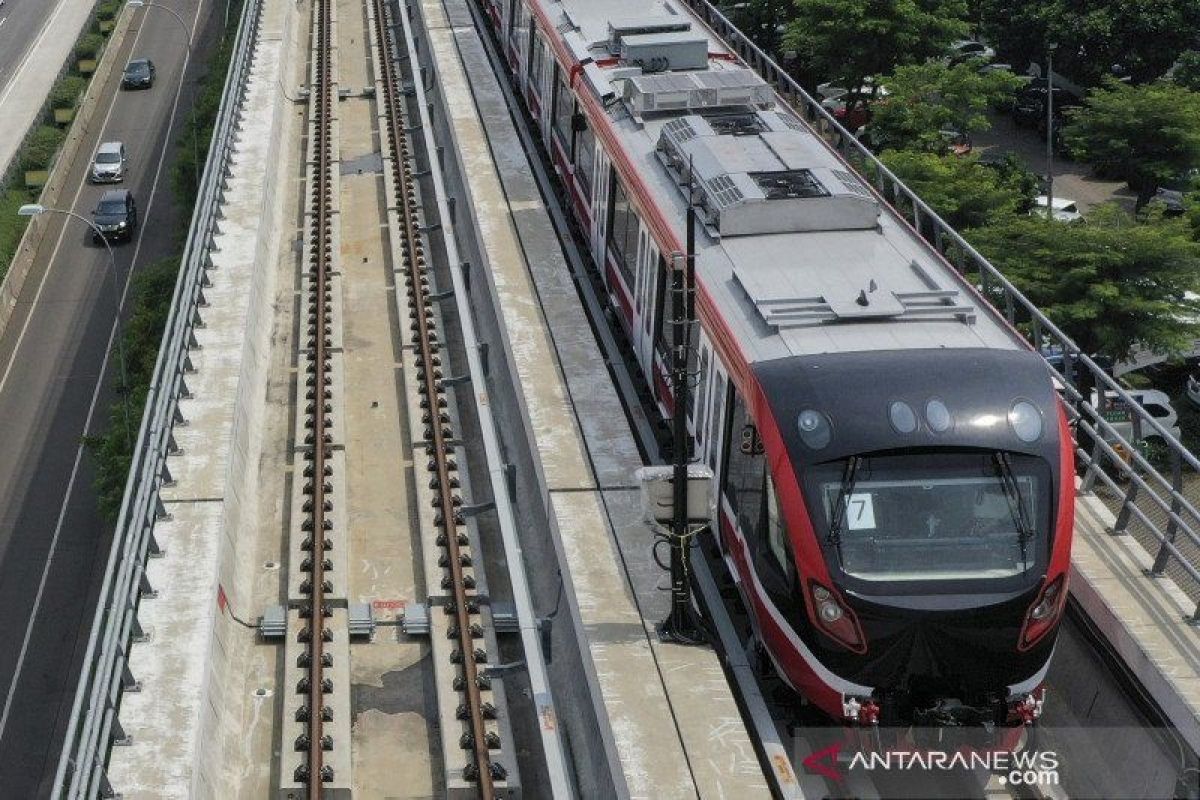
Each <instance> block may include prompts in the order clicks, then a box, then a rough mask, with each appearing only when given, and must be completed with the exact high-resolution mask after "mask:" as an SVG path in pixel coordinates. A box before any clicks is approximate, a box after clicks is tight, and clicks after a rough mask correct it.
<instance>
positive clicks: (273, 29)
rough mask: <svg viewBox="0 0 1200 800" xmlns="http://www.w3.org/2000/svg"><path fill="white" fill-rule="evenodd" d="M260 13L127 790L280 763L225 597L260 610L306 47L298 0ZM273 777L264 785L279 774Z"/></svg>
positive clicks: (131, 697)
mask: <svg viewBox="0 0 1200 800" xmlns="http://www.w3.org/2000/svg"><path fill="white" fill-rule="evenodd" d="M261 13H262V18H261V21H260V24H259V29H258V35H257V40H256V42H255V45H254V54H253V66H252V68H251V72H250V77H249V82H248V87H247V93H246V97H245V100H244V102H243V104H242V108H241V112H240V120H241V121H240V132H239V134H238V138H237V142H236V144H235V153H234V157H233V160H232V167H231V169H230V171H229V174H228V175H227V176H226V177H225V180H224V186H223V189H224V191H223V192H222V195H223V201H222V204H221V209H222V216H223V220H222V221H221V223H220V226H219V232H218V233H217V234H216V235H215V237H214V243H215V245H216V250H215V251H214V252H213V253H212V256H211V258H212V261H213V269H212V270H211V279H212V284H213V285H212V286H211V287H209V288H207V289H206V290H205V293H206V299H207V302H208V307H207V308H206V309H204V312H203V319H204V321H205V327H204V328H203V329H201V330H198V331H197V332H196V338H197V344H198V347H196V348H193V353H192V355H191V359H192V362H193V366H194V367H195V374H194V375H193V376H191V377H190V379H189V388H190V390H191V393H192V397H191V398H190V399H187V400H184V401H183V402H181V412H182V414H183V417H184V419H186V420H187V424H186V425H184V426H180V425H178V424H177V425H176V426H175V429H174V431H173V433H174V436H175V441H176V443H177V444H178V446H179V448H180V452H179V454H178V455H176V456H173V457H172V459H171V469H172V475H173V477H174V479H175V485H174V486H172V487H171V488H169V489H164V491H163V493H162V499H163V503H164V506H165V507H166V509H167V511H168V513H169V514H170V515H171V516H170V518H169V519H166V520H162V521H160V522H159V523H158V525H157V527H156V536H157V537H158V541H159V542H160V544H161V546H162V548H163V550H164V555H163V556H162V557H161V558H157V559H154V560H152V561H151V562H150V563H149V565H148V567H147V577H148V578H149V580H150V582H151V585H153V586H154V587H155V588H156V589H158V595H157V597H156V598H154V599H153V600H150V601H148V602H144V603H143V604H142V606H141V608H140V610H139V616H140V618H141V620H142V622H143V626H144V627H145V628H146V629H147V630H148V632H149V635H150V639H149V641H147V642H145V643H142V644H139V645H137V646H135V647H134V648H133V649H132V651H131V655H130V668H131V671H132V672H133V673H134V674H135V675H137V677H138V678H139V680H140V681H141V691H140V692H139V693H133V694H127V695H126V696H125V698H124V701H123V704H122V709H121V720H122V724H123V726H124V729H125V731H126V733H127V735H129V736H130V737H131V746H130V747H126V748H114V750H113V753H112V757H111V765H110V770H109V772H110V775H111V778H112V781H113V784H114V785H115V786H117V787H119V790H120V791H121V792H122V794H123V796H125V797H126V798H135V797H146V798H150V797H163V796H173V797H183V796H188V797H198V798H207V797H212V798H219V797H231V796H235V795H236V794H237V792H238V790H239V787H240V786H241V783H240V782H241V781H243V780H246V779H247V777H248V775H251V774H253V773H255V772H256V771H257V772H259V773H262V772H264V771H265V772H268V773H269V770H270V759H259V760H258V761H259V763H255V761H254V759H253V758H252V756H251V753H250V752H249V747H248V746H247V738H248V736H249V735H250V733H251V732H250V731H247V729H246V725H247V721H248V720H249V721H251V722H252V721H253V720H254V719H257V718H259V717H262V718H264V719H265V720H266V726H267V727H266V731H267V736H268V741H269V736H270V720H271V717H272V716H273V715H272V714H271V709H272V707H273V703H274V701H273V700H272V699H271V697H270V695H269V694H267V695H265V696H262V697H259V696H253V697H252V696H247V697H245V698H244V701H243V698H241V697H240V695H239V694H238V693H239V692H240V689H241V687H242V685H243V683H244V681H245V680H246V676H245V675H244V674H238V672H237V671H236V667H235V664H236V663H237V661H236V659H237V657H238V654H239V653H240V652H242V651H244V650H246V649H247V648H249V647H252V646H253V644H254V641H255V636H254V634H253V633H252V632H250V631H247V630H246V629H245V628H243V627H241V626H240V625H238V624H237V623H235V622H234V621H232V620H231V618H230V615H229V613H223V611H224V610H223V609H222V608H220V607H219V605H218V602H217V596H218V587H220V590H221V591H223V592H224V595H225V597H226V598H227V600H228V608H229V610H231V611H234V612H236V613H238V614H239V615H240V616H242V617H243V618H245V617H248V616H251V614H252V612H254V611H256V610H257V609H256V608H254V607H253V605H252V602H251V598H250V592H249V587H250V586H251V585H252V580H250V577H249V574H248V573H249V572H250V570H251V569H252V568H253V566H254V564H253V563H252V561H251V559H249V558H247V555H248V554H250V553H252V552H253V551H252V549H251V548H253V546H254V544H255V533H256V532H255V530H254V524H253V523H254V519H255V517H256V511H257V509H256V501H255V494H254V491H253V488H254V480H255V478H256V477H257V474H256V473H257V469H258V453H259V451H260V449H261V448H260V446H259V443H258V442H259V439H260V437H261V419H260V417H261V415H262V414H263V402H262V401H263V395H264V392H265V383H266V370H267V361H268V355H269V352H270V344H271V342H270V336H271V333H272V318H273V306H272V301H273V299H274V292H275V289H274V279H275V275H276V270H275V262H276V259H277V257H278V253H279V250H280V245H281V239H282V238H283V235H282V234H281V233H280V231H281V229H282V222H281V220H282V215H283V211H284V209H283V208H282V202H281V197H282V196H283V195H284V192H283V191H282V189H281V188H280V183H281V182H282V181H285V180H286V179H287V178H288V176H289V174H290V173H288V172H287V169H286V166H284V162H285V159H284V155H285V153H284V152H283V151H282V148H281V142H286V141H288V140H289V139H288V134H287V133H286V132H285V130H286V128H287V127H288V126H289V125H290V124H291V117H290V114H289V111H290V104H289V103H287V102H286V100H285V98H284V97H283V95H282V92H281V91H280V86H281V82H283V81H284V80H286V77H285V76H289V75H290V70H291V67H292V58H293V54H294V53H295V52H296V48H295V47H294V41H295V39H296V35H297V30H296V28H297V26H296V24H295V18H296V17H297V15H298V12H297V9H296V8H295V7H294V4H293V3H291V2H288V0H264V6H263V10H262V12H261ZM259 735H260V736H261V729H260V730H259ZM263 762H265V763H263ZM260 777H261V779H262V780H263V782H264V785H265V781H266V779H267V778H268V777H269V775H265V776H260Z"/></svg>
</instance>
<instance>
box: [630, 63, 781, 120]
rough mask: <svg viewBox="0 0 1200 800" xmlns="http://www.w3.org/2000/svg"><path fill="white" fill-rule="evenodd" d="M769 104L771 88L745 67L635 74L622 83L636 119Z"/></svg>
mask: <svg viewBox="0 0 1200 800" xmlns="http://www.w3.org/2000/svg"><path fill="white" fill-rule="evenodd" d="M773 102H774V92H773V91H772V90H771V87H770V86H768V85H767V83H766V82H765V81H763V79H762V78H760V77H758V75H757V74H755V72H754V71H753V70H750V69H746V68H745V67H734V68H732V69H706V70H700V71H696V72H668V73H665V74H660V75H638V76H637V77H634V78H630V79H629V80H627V81H626V82H625V103H626V104H627V105H628V106H629V111H630V113H632V114H633V115H634V117H637V118H638V119H640V118H641V117H643V116H645V115H646V114H654V113H661V112H672V111H675V112H679V111H700V110H703V109H713V108H726V107H731V106H759V107H767V106H770V105H771V104H772V103H773Z"/></svg>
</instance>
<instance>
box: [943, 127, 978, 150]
mask: <svg viewBox="0 0 1200 800" xmlns="http://www.w3.org/2000/svg"><path fill="white" fill-rule="evenodd" d="M938 134H939V135H940V136H941V137H942V138H943V139H945V140H946V151H947V152H949V153H953V154H954V155H956V156H965V155H967V154H968V153H970V152H971V148H972V144H971V136H970V134H967V133H963V132H962V131H960V130H959V129H958V128H956V127H954V126H953V125H947V126H946V127H945V128H942V129H941V130H940V131H938Z"/></svg>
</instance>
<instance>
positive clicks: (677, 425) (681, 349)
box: [658, 202, 707, 644]
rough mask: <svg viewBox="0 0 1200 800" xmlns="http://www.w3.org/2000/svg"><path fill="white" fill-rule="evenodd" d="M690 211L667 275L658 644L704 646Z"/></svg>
mask: <svg viewBox="0 0 1200 800" xmlns="http://www.w3.org/2000/svg"><path fill="white" fill-rule="evenodd" d="M695 289H696V209H695V206H694V205H693V204H692V203H690V202H689V203H688V209H687V252H686V253H684V257H683V264H682V265H680V264H678V263H677V264H675V265H674V266H673V268H672V270H671V317H672V319H671V326H672V330H673V331H674V346H673V347H672V348H671V353H672V360H671V383H672V388H673V389H674V391H675V410H674V413H673V414H672V416H671V433H672V442H673V446H672V462H673V463H672V467H673V474H672V479H671V484H672V486H671V488H672V512H673V517H672V522H671V535H670V544H671V613H670V616H668V617H667V619H666V620H664V621H663V622H662V624H661V625H660V626H659V629H658V633H659V636H660V637H661V638H662V639H663V640H664V641H672V642H679V643H682V644H699V643H701V642H704V641H706V639H707V637H706V636H705V634H704V630H703V628H701V627H700V625H699V623H698V621H697V620H696V615H695V612H694V611H693V609H692V597H691V579H690V576H689V573H690V572H691V568H690V567H691V564H690V562H691V553H690V551H689V548H690V546H691V541H692V534H691V531H690V529H689V524H690V523H689V520H688V462H689V460H690V455H691V453H690V450H691V447H690V445H691V441H690V439H689V437H688V430H687V408H688V401H689V398H690V392H689V391H688V390H689V388H690V387H689V383H690V381H691V376H690V375H689V374H688V351H689V350H690V349H691V343H690V337H689V333H690V332H691V328H692V325H694V324H695V316H696V292H695Z"/></svg>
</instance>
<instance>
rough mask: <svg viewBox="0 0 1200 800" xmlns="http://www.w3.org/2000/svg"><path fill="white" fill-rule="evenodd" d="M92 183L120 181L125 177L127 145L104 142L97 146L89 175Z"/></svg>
mask: <svg viewBox="0 0 1200 800" xmlns="http://www.w3.org/2000/svg"><path fill="white" fill-rule="evenodd" d="M89 177H90V178H91V180H92V183H120V182H121V181H122V180H124V179H125V145H123V144H122V143H121V142H104V143H103V144H101V145H100V146H99V147H97V148H96V155H95V157H94V158H93V159H92V171H91V174H90V176H89Z"/></svg>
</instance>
